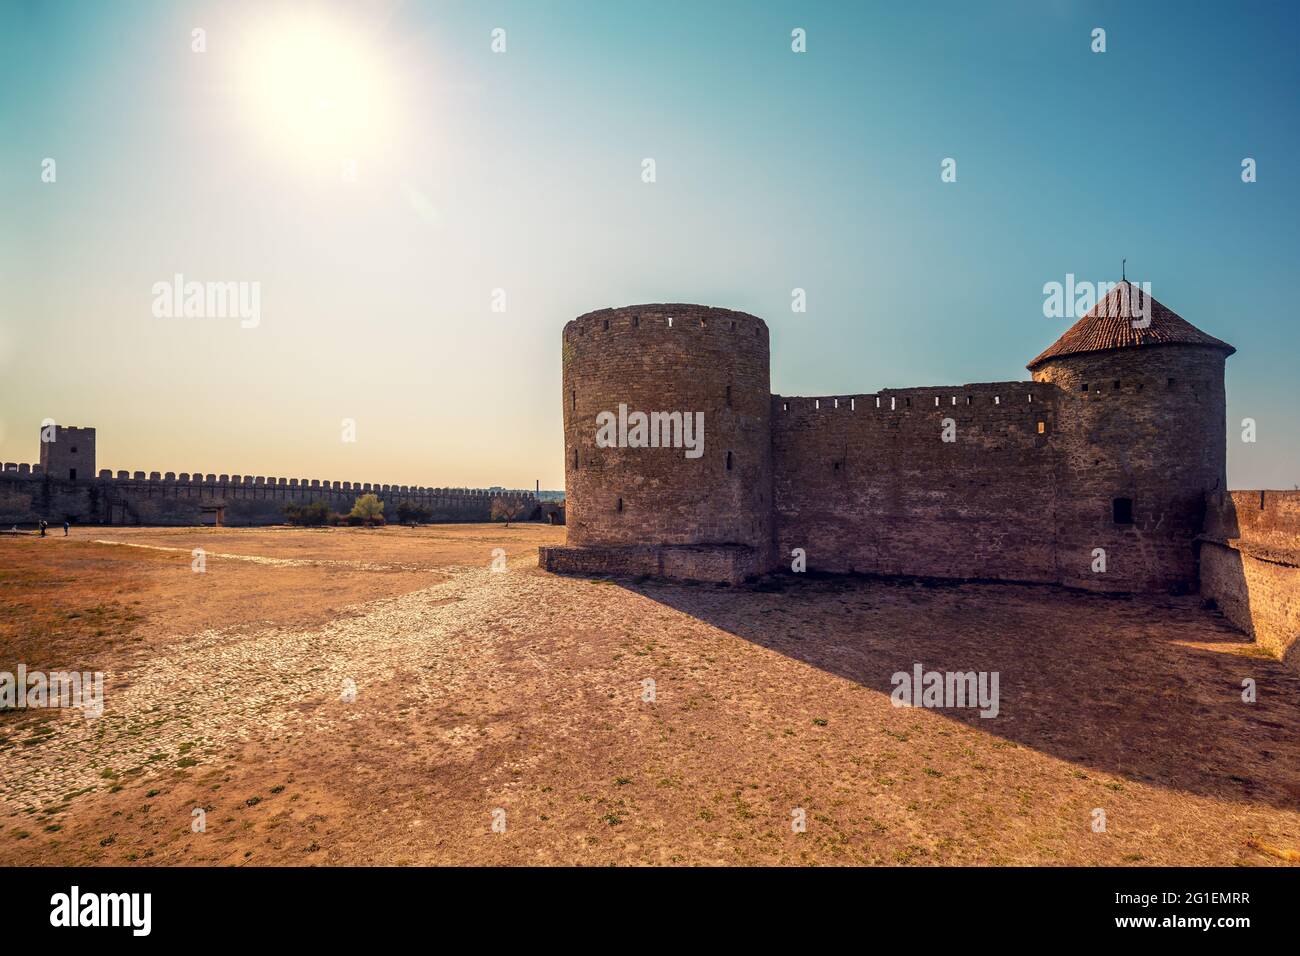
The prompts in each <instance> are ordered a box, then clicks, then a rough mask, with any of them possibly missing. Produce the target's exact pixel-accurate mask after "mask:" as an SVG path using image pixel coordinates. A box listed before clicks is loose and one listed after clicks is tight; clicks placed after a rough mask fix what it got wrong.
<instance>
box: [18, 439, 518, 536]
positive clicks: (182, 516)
mask: <svg viewBox="0 0 1300 956" xmlns="http://www.w3.org/2000/svg"><path fill="white" fill-rule="evenodd" d="M74 447H75V448H76V451H75V452H74V451H73V448H74ZM94 455H95V430H94V429H93V428H74V427H69V426H62V425H60V426H58V429H57V431H56V433H55V440H54V441H52V442H43V443H42V445H41V458H42V462H43V464H38V465H28V464H19V463H14V462H6V463H4V464H3V465H0V526H6V525H13V524H31V523H33V522H36V521H38V520H39V519H41V518H44V519H45V520H46V521H49V522H50V523H51V524H59V523H62V521H63V520H64V519H65V518H67V519H69V520H71V521H74V522H77V523H81V524H146V525H197V524H204V523H211V522H212V520H213V518H214V515H215V509H217V508H220V509H221V513H222V523H223V524H226V525H232V526H233V525H268V524H280V523H282V522H283V521H284V520H285V519H284V507H285V505H287V504H299V505H306V504H310V503H312V502H315V501H325V502H327V503H328V504H329V506H330V507H331V508H332V509H333V510H335V511H341V512H344V513H346V512H347V511H349V510H350V509H351V507H352V503H353V502H354V501H355V500H356V498H357V496H358V495H363V494H367V493H369V492H373V493H375V494H376V495H378V496H379V498H380V500H382V501H383V502H384V504H385V509H384V510H385V516H386V517H387V519H388V520H389V521H393V520H396V518H395V509H396V506H397V504H398V502H400V501H410V502H412V503H413V504H416V505H422V506H425V507H428V508H429V509H430V510H431V511H432V513H433V519H432V520H434V521H437V522H458V521H487V520H489V519H490V515H491V509H492V502H493V501H494V500H495V499H496V498H497V497H500V496H502V495H503V494H505V495H507V496H508V497H511V498H513V499H515V500H517V501H518V502H519V503H520V504H521V505H522V506H523V512H524V517H525V518H531V517H535V516H536V515H535V514H534V513H535V512H537V511H538V510H539V508H540V506H539V505H538V502H537V499H536V496H535V495H534V494H533V493H532V492H506V493H503V492H494V491H489V490H485V489H473V488H429V487H425V486H414V485H409V486H408V485H386V484H380V483H372V482H353V481H324V480H320V479H307V478H275V477H264V476H261V475H218V474H210V473H209V474H205V473H200V472H193V473H190V472H180V473H179V474H178V473H176V472H170V471H168V472H157V471H151V472H148V473H146V472H143V471H135V472H130V471H118V472H112V471H109V470H107V469H103V470H100V471H99V472H98V475H97V477H91V475H93V474H94V464H95V459H94Z"/></svg>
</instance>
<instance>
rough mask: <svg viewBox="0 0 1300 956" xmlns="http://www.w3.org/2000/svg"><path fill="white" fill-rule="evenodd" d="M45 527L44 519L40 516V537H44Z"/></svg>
mask: <svg viewBox="0 0 1300 956" xmlns="http://www.w3.org/2000/svg"><path fill="white" fill-rule="evenodd" d="M45 528H46V525H45V519H44V518H42V519H41V537H42V538H43V537H45Z"/></svg>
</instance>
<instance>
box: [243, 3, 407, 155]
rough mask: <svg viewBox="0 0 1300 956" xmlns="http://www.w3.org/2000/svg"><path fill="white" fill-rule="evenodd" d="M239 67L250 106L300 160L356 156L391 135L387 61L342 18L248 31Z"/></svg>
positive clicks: (287, 20)
mask: <svg viewBox="0 0 1300 956" xmlns="http://www.w3.org/2000/svg"><path fill="white" fill-rule="evenodd" d="M238 64H239V65H238V71H239V76H238V79H237V83H238V86H239V88H240V90H241V100H242V102H243V105H244V108H246V109H247V110H249V111H250V113H251V114H252V116H253V117H254V118H255V120H256V124H257V125H258V126H260V127H261V128H262V131H263V133H264V134H265V135H266V136H267V138H268V141H269V142H271V143H272V144H273V145H274V146H275V147H276V148H277V150H279V151H282V152H283V153H284V154H285V155H286V156H287V157H289V158H291V159H293V160H295V161H298V162H308V163H317V162H319V163H328V164H334V163H339V162H346V161H348V160H351V159H357V158H358V157H359V156H361V155H363V154H365V153H368V152H370V151H373V150H376V149H379V148H382V147H383V146H384V145H385V141H386V140H387V138H388V137H389V136H391V135H392V133H393V127H394V124H393V121H392V117H393V109H394V107H393V96H394V92H393V89H392V83H391V81H390V77H389V65H388V63H387V62H385V60H384V59H383V57H382V56H380V55H379V54H378V53H377V52H376V51H375V50H374V49H372V48H370V47H369V46H368V45H367V43H366V41H365V40H364V39H363V38H362V37H361V36H360V35H359V34H358V33H357V32H355V31H349V30H347V29H346V27H345V25H344V24H342V23H334V22H329V21H325V20H321V19H295V18H293V17H282V18H278V19H275V20H271V21H268V22H266V23H263V24H261V25H259V26H257V27H255V28H254V29H253V30H252V31H251V32H250V35H249V36H248V38H247V40H246V42H245V45H244V49H243V51H242V55H241V56H240V57H239V60H238Z"/></svg>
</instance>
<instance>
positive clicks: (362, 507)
mask: <svg viewBox="0 0 1300 956" xmlns="http://www.w3.org/2000/svg"><path fill="white" fill-rule="evenodd" d="M354 518H355V519H358V520H357V521H356V523H357V524H368V525H370V524H383V523H384V503H383V502H382V501H380V500H379V498H378V496H376V495H374V494H364V495H362V496H361V497H360V498H358V499H357V500H356V502H355V503H353V505H352V511H351V512H349V514H348V524H352V523H353V519H354Z"/></svg>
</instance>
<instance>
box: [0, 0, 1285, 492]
mask: <svg viewBox="0 0 1300 956" xmlns="http://www.w3.org/2000/svg"><path fill="white" fill-rule="evenodd" d="M1097 27H1101V28H1104V29H1105V30H1106V40H1107V48H1106V51H1105V52H1104V53H1095V52H1093V50H1092V49H1091V47H1092V45H1093V41H1092V31H1093V30H1094V28H1097ZM796 28H801V29H803V30H805V31H806V36H807V52H806V53H795V52H792V50H791V31H792V30H794V29H796ZM498 29H500V30H504V31H505V32H504V43H505V49H504V51H503V52H494V50H493V31H494V30H498ZM195 30H202V31H203V33H202V34H201V36H202V44H201V45H202V47H203V51H202V52H196V50H195V48H194V47H195V44H196V39H195V37H196V34H195V33H194V31H195ZM1298 40H1300V37H1298V36H1297V12H1296V8H1295V7H1294V6H1292V5H1285V4H1276V5H1274V4H1268V3H1260V4H1251V5H1249V7H1248V8H1246V10H1245V11H1244V12H1242V13H1240V14H1237V13H1232V12H1229V11H1228V10H1227V8H1216V7H1214V6H1210V5H1192V4H1185V3H1143V4H1124V5H1120V4H1085V3H1071V2H1042V3H1040V2H1028V0H1025V2H1010V3H1002V4H968V3H951V4H945V3H933V4H931V3H927V4H897V5H866V4H863V5H858V4H847V3H843V4H824V5H816V4H814V5H808V4H765V3H751V2H745V3H723V2H719V3H708V4H699V3H694V2H690V3H656V4H634V3H631V2H627V3H621V2H620V3H596V2H590V3H587V2H574V3H562V4H555V3H551V4H540V3H494V4H480V3H463V4H455V3H398V2H390V0H385V2H354V3H346V4H343V3H339V4H327V3H312V2H308V0H304V2H294V3H287V4H276V3H268V2H256V3H241V2H223V3H220V4H217V3H190V4H184V5H178V4H173V3H162V2H159V3H150V2H133V3H130V4H105V3H99V2H85V3H66V2H51V3H41V4H36V3H5V4H3V5H0V459H3V460H5V461H17V462H28V461H35V460H36V459H37V439H38V427H39V423H40V422H41V420H42V419H45V418H52V419H54V420H56V421H58V422H60V423H65V424H72V425H93V426H95V427H97V428H98V429H99V436H98V438H99V441H98V445H99V467H101V468H112V469H130V470H137V469H138V470H145V471H152V470H158V471H166V470H172V471H177V472H180V471H191V472H192V471H203V472H213V473H222V472H228V473H237V474H259V475H286V476H298V477H311V478H326V479H333V480H359V481H382V482H397V483H411V484H416V483H418V484H425V485H468V486H489V485H505V486H508V487H532V485H533V482H534V480H538V479H540V481H541V483H542V487H543V488H547V487H550V488H559V487H562V486H563V460H562V456H563V443H562V434H561V425H560V423H561V406H560V385H559V382H560V330H561V328H562V326H563V324H564V322H565V321H566V320H568V319H570V318H572V317H574V316H576V315H578V314H580V313H583V312H586V311H590V310H592V309H596V308H602V307H606V306H617V305H627V304H633V303H639V302H678V301H682V302H699V303H706V304H712V305H719V306H725V307H728V308H734V309H740V310H743V311H746V312H752V313H754V314H756V315H759V316H761V317H763V318H764V319H766V320H767V322H768V324H769V326H770V327H771V329H772V355H773V368H772V387H773V389H774V390H775V391H777V392H780V393H783V394H816V395H829V394H836V393H839V394H851V393H863V392H871V391H875V390H877V389H879V388H883V387H902V386H908V385H943V384H962V383H965V382H982V381H995V380H1000V379H1027V378H1028V373H1027V372H1026V371H1025V369H1024V365H1025V362H1027V361H1028V360H1029V359H1030V358H1032V357H1033V356H1035V355H1036V354H1038V353H1039V352H1040V351H1041V350H1042V349H1043V348H1044V347H1046V346H1047V345H1048V344H1049V343H1051V342H1052V341H1053V340H1055V339H1056V338H1057V336H1058V335H1059V334H1060V333H1061V332H1062V331H1063V330H1064V329H1065V328H1066V327H1067V326H1068V325H1069V324H1070V322H1071V321H1072V320H1071V319H1068V318H1067V319H1049V318H1046V317H1044V314H1043V301H1044V294H1043V286H1044V284H1045V283H1049V282H1064V281H1065V277H1066V275H1067V274H1074V275H1075V276H1076V277H1077V279H1078V280H1080V281H1083V280H1086V281H1090V282H1098V281H1114V280H1117V279H1118V278H1119V273H1120V260H1121V258H1127V259H1128V274H1129V278H1131V279H1136V280H1138V281H1143V282H1150V283H1151V289H1152V292H1153V293H1154V294H1155V296H1156V297H1157V298H1158V299H1159V300H1160V301H1161V302H1163V303H1164V304H1165V305H1167V306H1168V307H1169V308H1171V309H1173V310H1174V311H1176V312H1178V313H1179V314H1180V315H1182V316H1183V317H1185V318H1186V319H1187V320H1188V321H1189V322H1191V323H1193V324H1194V325H1196V326H1197V327H1199V328H1201V329H1204V330H1205V331H1206V332H1208V333H1210V334H1212V335H1215V336H1217V337H1219V338H1222V339H1225V340H1227V341H1229V342H1231V343H1232V344H1233V345H1235V346H1236V347H1237V348H1238V353H1237V355H1235V356H1233V357H1232V358H1231V359H1229V361H1228V373H1227V383H1228V437H1229V451H1228V470H1229V480H1230V484H1231V485H1233V486H1234V487H1250V488H1255V487H1272V488H1290V487H1292V486H1293V485H1295V484H1297V483H1300V428H1297V427H1296V415H1297V412H1298V411H1300V376H1297V375H1296V374H1295V367H1296V361H1297V356H1298V355H1300V322H1298V321H1297V319H1296V313H1295V308H1294V305H1293V301H1294V296H1293V290H1294V287H1295V285H1294V284H1295V278H1294V277H1295V275H1296V264H1297V262H1300V238H1298V237H1297V230H1296V228H1295V223H1296V221H1297V220H1298V219H1300V216H1298V213H1300V177H1297V176H1296V175H1295V172H1294V170H1293V169H1292V168H1291V167H1292V166H1293V164H1294V158H1295V157H1296V156H1297V155H1300V142H1298V141H1297V140H1298V139H1300V131H1298V127H1297V124H1296V122H1295V118H1296V116H1297V106H1298V105H1300V104H1298V103H1297V97H1298V96H1300V93H1298V91H1300V76H1298V75H1297V73H1298V72H1300V69H1298V67H1297V62H1298V58H1297V57H1296V56H1295V55H1294V51H1295V49H1296V45H1297V41H1298ZM647 158H652V159H653V160H654V161H655V170H656V181H655V182H653V183H646V182H643V181H642V169H643V165H642V163H643V160H645V159H647ZM946 158H953V159H955V160H956V169H957V181H956V182H954V183H943V182H941V179H940V170H941V163H942V162H943V160H944V159H946ZM1246 158H1252V159H1254V160H1255V161H1256V164H1257V170H1258V181H1257V182H1254V183H1243V182H1242V177H1241V169H1242V161H1243V159H1246ZM47 159H53V160H54V161H55V164H56V165H55V167H54V168H55V171H56V177H55V179H54V181H53V182H45V181H43V179H42V176H43V170H44V165H43V164H44V161H45V160H47ZM177 274H180V275H182V276H183V277H184V279H185V280H186V281H198V282H243V283H254V282H255V283H258V284H259V290H260V321H259V322H258V324H257V325H256V327H242V325H241V322H240V320H239V319H238V318H223V317H207V318H184V317H177V318H167V317H162V318H160V317H158V316H157V315H156V314H155V310H154V309H153V305H154V293H153V291H152V290H153V289H154V287H155V284H157V283H160V282H164V283H166V282H171V281H172V280H173V278H174V276H176V275H177ZM796 288H799V289H803V290H805V292H806V296H807V311H806V312H803V313H797V312H793V311H792V310H791V293H792V290H794V289H796ZM497 290H501V293H498V291H497ZM502 293H503V294H502ZM494 302H497V303H498V304H500V303H501V302H504V306H505V308H504V311H494V309H493V304H494ZM1244 418H1253V419H1254V420H1255V421H1256V429H1257V435H1258V440H1257V441H1256V442H1255V443H1253V444H1248V443H1243V442H1242V441H1240V437H1241V430H1242V429H1241V421H1242V419H1244ZM344 419H352V420H354V421H355V423H356V441H355V442H345V441H342V440H341V435H342V424H341V423H342V421H343V420H344Z"/></svg>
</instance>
